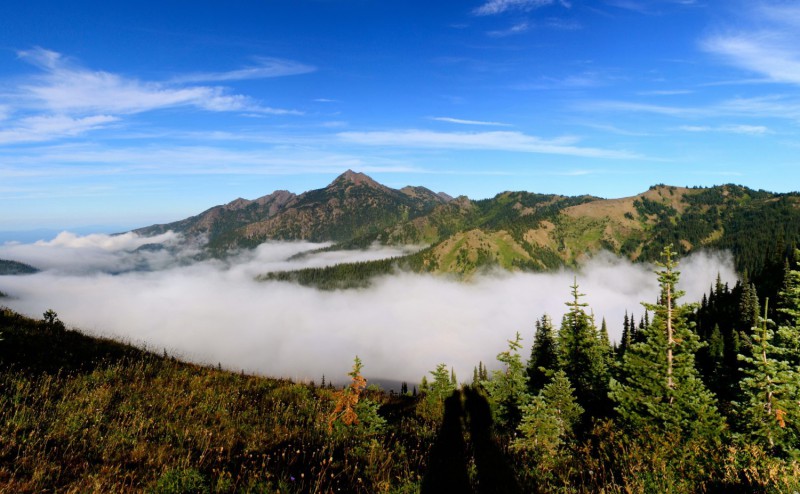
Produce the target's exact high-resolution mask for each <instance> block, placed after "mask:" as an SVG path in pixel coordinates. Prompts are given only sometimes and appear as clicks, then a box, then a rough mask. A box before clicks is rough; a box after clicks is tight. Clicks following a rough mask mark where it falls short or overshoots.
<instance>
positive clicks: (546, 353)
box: [526, 315, 558, 394]
mask: <svg viewBox="0 0 800 494" xmlns="http://www.w3.org/2000/svg"><path fill="white" fill-rule="evenodd" d="M557 369H558V350H557V348H556V339H555V335H554V334H553V324H552V322H551V321H550V317H549V316H547V315H544V316H542V318H541V319H540V320H538V321H536V334H535V335H534V340H533V346H532V347H531V358H530V359H529V360H528V367H527V371H526V372H527V374H528V391H529V392H530V393H531V394H536V393H538V392H539V391H540V390H541V389H542V388H543V387H544V385H545V384H547V381H548V379H549V375H550V374H551V373H552V372H554V371H555V370H557Z"/></svg>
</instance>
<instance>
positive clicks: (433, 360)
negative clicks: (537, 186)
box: [0, 232, 736, 383]
mask: <svg viewBox="0 0 800 494" xmlns="http://www.w3.org/2000/svg"><path fill="white" fill-rule="evenodd" d="M153 244H157V245H158V246H160V247H159V248H152V245H153ZM143 246H144V247H143ZM325 246H326V245H325V244H312V243H307V242H281V243H266V244H262V245H261V246H259V247H258V248H257V249H254V250H252V251H246V252H242V253H240V254H239V255H238V256H233V257H232V258H230V259H227V260H225V261H220V260H201V261H197V260H195V259H196V256H197V254H198V253H199V250H198V249H197V248H196V247H192V246H188V247H187V246H186V244H185V243H184V242H182V241H181V238H180V237H179V236H178V235H176V234H174V233H172V232H168V233H165V234H163V235H160V236H158V237H150V238H143V237H139V236H138V235H136V234H133V233H127V234H124V235H115V236H109V235H99V234H98V235H87V236H79V235H75V234H71V233H62V234H60V235H58V236H57V237H56V238H55V239H53V240H51V241H39V242H36V243H32V244H18V243H15V244H5V245H2V246H0V259H12V260H15V261H21V262H25V263H29V264H31V265H33V266H35V267H37V268H39V269H41V270H42V271H41V272H39V273H37V274H33V275H25V276H0V291H2V292H5V293H7V294H9V295H10V297H9V298H5V299H2V300H0V304H4V305H6V306H8V307H10V308H12V309H14V310H17V311H20V312H22V313H25V314H28V315H31V316H35V317H40V316H41V314H42V312H43V311H44V310H46V309H53V310H55V311H56V312H57V313H58V314H59V317H60V319H61V320H62V321H64V322H65V323H66V324H67V325H68V326H70V327H75V328H80V329H81V330H83V331H85V332H87V333H90V334H96V335H102V336H110V337H114V338H118V339H122V340H124V341H129V342H131V343H134V344H137V345H143V346H147V347H148V348H150V349H153V350H156V351H161V350H162V349H166V350H167V351H168V352H169V353H171V354H175V355H178V356H181V357H182V358H185V359H189V360H192V361H196V362H201V363H208V364H213V365H216V364H217V363H220V364H221V365H222V366H223V367H227V368H230V369H235V370H239V369H243V370H245V371H247V372H257V373H260V374H264V375H270V376H282V377H289V378H294V379H298V380H312V379H313V380H316V381H317V382H319V379H320V377H321V376H322V375H323V374H324V375H325V376H326V379H328V380H333V381H338V382H344V381H345V380H346V375H345V374H346V373H347V372H348V371H349V369H350V367H351V366H352V361H353V358H354V356H355V355H358V356H359V357H360V358H361V359H362V361H363V362H364V372H365V374H366V375H367V377H373V378H381V379H389V380H396V381H401V380H405V381H408V382H409V383H416V382H419V380H420V379H421V377H422V376H423V375H425V374H427V373H428V372H429V371H430V370H432V369H434V368H435V367H436V365H437V364H439V363H446V364H447V365H448V366H452V367H453V368H454V369H455V371H456V373H457V375H458V377H459V379H460V380H462V381H468V380H471V376H472V369H473V367H474V366H475V365H477V363H478V362H479V361H482V362H484V363H485V364H488V365H489V367H490V368H492V367H493V366H494V364H495V362H496V361H495V356H496V354H497V353H498V352H500V351H502V350H504V349H505V348H506V347H507V343H506V340H508V339H513V337H514V335H515V333H516V332H517V331H519V332H520V333H521V335H522V337H523V344H524V345H525V346H524V349H523V357H527V356H528V355H529V352H530V345H531V343H532V339H533V334H534V323H535V321H536V320H537V319H539V318H540V317H541V316H542V315H543V314H548V315H549V316H550V317H551V318H552V319H553V321H554V322H555V324H556V325H557V324H558V322H559V321H560V320H561V316H562V315H563V314H564V312H565V311H566V309H567V307H566V306H565V302H567V301H569V300H570V285H572V284H573V281H574V280H577V282H578V284H579V286H580V292H581V293H585V294H586V296H585V297H584V298H583V301H585V302H587V303H588V304H589V310H591V311H592V312H593V313H594V315H595V318H596V320H597V324H598V326H599V324H600V321H601V320H602V318H605V319H606V321H607V324H608V329H609V333H610V336H611V339H612V340H618V339H619V336H620V333H621V331H622V319H623V316H624V314H625V311H626V310H627V311H628V313H634V314H635V315H636V318H637V320H638V319H639V317H641V316H642V315H643V314H644V308H643V307H642V306H641V302H643V301H647V302H654V301H655V300H656V296H657V294H658V284H657V279H656V275H655V274H654V273H653V272H654V270H655V267H654V266H652V265H648V264H634V263H631V262H630V261H628V260H626V259H622V258H618V257H615V256H613V255H611V254H608V253H602V254H599V255H597V256H595V257H593V258H592V259H590V260H589V261H588V262H586V263H585V264H584V265H583V266H582V267H581V268H580V269H579V270H577V271H572V270H566V269H565V270H561V271H558V272H554V273H542V274H534V273H509V272H491V273H485V274H481V275H477V276H475V277H474V278H472V279H471V280H469V281H467V282H464V281H458V280H454V279H453V278H451V277H447V276H436V275H422V274H411V273H401V272H398V273H395V274H394V275H391V276H386V277H381V278H378V279H376V280H375V281H374V283H373V284H372V285H371V286H370V287H369V288H365V289H357V290H356V289H354V290H338V291H321V290H318V289H315V288H310V287H303V286H299V285H296V284H292V283H286V282H257V281H255V280H254V278H255V276H257V275H259V274H262V273H266V272H270V271H279V270H288V269H299V268H304V267H320V266H326V265H333V264H337V263H342V262H353V261H365V260H374V259H381V258H387V257H394V256H399V255H403V254H404V253H407V252H408V251H409V249H408V248H394V247H374V248H371V249H366V250H361V251H332V252H313V251H315V250H316V249H318V248H320V247H325ZM299 252H309V254H308V255H305V256H301V257H300V258H295V259H291V260H290V258H292V256H293V255H295V254H297V253H299ZM679 270H680V272H681V281H680V285H679V288H681V289H682V290H685V291H686V297H685V298H684V299H683V300H682V301H686V302H691V301H699V300H700V298H701V297H702V295H703V293H706V292H708V290H709V288H710V286H711V285H712V284H713V283H714V281H715V280H716V277H717V275H718V274H719V275H720V276H721V278H722V280H723V282H728V283H730V284H731V285H733V284H734V283H735V282H736V274H735V271H734V267H733V260H732V258H731V256H730V255H729V254H726V253H707V252H706V253H704V252H700V253H696V254H693V255H691V256H689V257H687V258H685V259H683V260H681V263H680V266H679Z"/></svg>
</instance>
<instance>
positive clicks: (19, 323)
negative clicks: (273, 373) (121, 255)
mask: <svg viewBox="0 0 800 494" xmlns="http://www.w3.org/2000/svg"><path fill="white" fill-rule="evenodd" d="M0 337H2V341H0V492H9V493H10V492H14V493H24V492H29V493H40V492H55V491H58V492H170V493H178V492H181V493H184V492H185V493H188V492H264V493H267V492H364V493H371V492H386V491H387V486H389V485H392V486H393V490H394V492H414V491H415V490H416V487H415V486H418V483H419V477H418V472H420V471H421V470H424V464H425V458H426V453H427V450H428V448H429V446H430V443H431V441H432V439H433V433H434V431H433V430H431V429H430V428H428V427H426V426H424V425H423V424H422V423H420V422H418V421H417V419H416V418H415V417H414V415H413V413H412V414H405V415H404V414H402V413H401V412H402V411H403V410H404V409H406V408H408V407H411V409H412V410H413V400H412V398H410V397H408V398H398V397H391V396H389V395H387V394H384V393H379V392H366V394H365V395H363V397H362V400H364V399H365V398H367V397H369V399H371V400H374V403H376V404H378V405H380V406H381V407H382V408H381V410H382V411H381V414H382V416H385V417H386V420H388V424H389V427H390V428H387V427H374V428H373V429H369V428H367V427H366V426H365V425H362V426H357V425H356V426H353V427H349V428H342V427H340V426H338V425H337V427H334V428H333V429H332V430H329V428H328V424H329V419H330V417H331V416H332V413H333V410H334V407H335V404H336V400H337V391H336V390H334V389H333V388H328V387H325V388H322V387H317V386H313V385H307V384H296V383H292V382H290V381H283V380H275V379H268V378H264V377H258V376H251V375H243V374H239V373H235V372H227V371H223V370H220V369H215V368H213V367H203V366H197V365H192V364H187V363H182V362H180V361H177V360H175V359H174V358H170V357H167V356H165V355H158V354H155V353H151V352H147V351H144V350H141V349H137V348H134V347H131V346H128V345H124V344H120V343H116V342H113V341H109V340H102V339H95V338H91V337H88V336H85V335H83V334H81V333H79V332H77V331H72V330H66V329H64V327H63V325H61V324H60V323H59V322H58V321H57V320H55V321H54V322H53V323H50V324H48V323H45V322H43V321H34V320H31V319H28V318H25V317H22V316H20V315H18V314H15V313H13V312H11V311H9V310H7V309H0Z"/></svg>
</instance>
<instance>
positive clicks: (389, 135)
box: [338, 130, 639, 159]
mask: <svg viewBox="0 0 800 494" xmlns="http://www.w3.org/2000/svg"><path fill="white" fill-rule="evenodd" d="M338 136H339V138H340V139H342V140H343V141H345V142H350V143H354V144H362V145H368V146H400V147H416V148H444V149H487V150H495V151H511V152H521V153H541V154H557V155H568V156H581V157H586V158H616V159H631V158H637V157H639V156H637V155H635V154H633V153H629V152H627V151H616V150H610V149H599V148H591V147H579V146H574V145H570V144H572V143H574V142H576V139H575V138H574V137H566V138H558V139H551V140H545V139H541V138H539V137H535V136H529V135H525V134H523V133H521V132H509V131H503V132H500V131H496V132H433V131H429V130H398V131H386V132H342V133H339V134H338Z"/></svg>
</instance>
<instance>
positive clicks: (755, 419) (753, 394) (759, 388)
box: [739, 299, 800, 457]
mask: <svg viewBox="0 0 800 494" xmlns="http://www.w3.org/2000/svg"><path fill="white" fill-rule="evenodd" d="M768 304H769V299H767V300H766V301H765V303H764V317H762V318H760V322H761V327H760V328H753V329H754V332H753V336H752V338H753V346H752V355H748V356H741V357H740V359H741V360H742V361H744V363H745V368H744V374H745V377H744V379H742V380H741V382H740V386H741V388H742V394H743V400H742V403H741V404H740V406H739V409H740V412H741V414H742V418H743V419H744V420H743V428H745V429H746V433H747V435H748V436H749V437H750V439H751V440H754V441H756V442H757V443H760V444H761V445H762V446H764V447H765V448H768V450H770V451H771V452H776V453H782V454H789V455H791V456H795V457H796V456H798V455H800V450H799V449H798V448H799V447H800V444H798V439H800V423H798V417H800V407H798V403H797V396H798V392H800V373H798V371H797V368H796V367H795V366H792V365H791V364H790V363H789V362H788V361H787V360H785V357H786V353H787V351H786V348H783V347H781V346H780V344H779V343H778V344H776V338H775V335H774V333H773V331H772V330H771V329H769V326H771V325H772V321H771V320H769V319H767V313H768Z"/></svg>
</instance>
